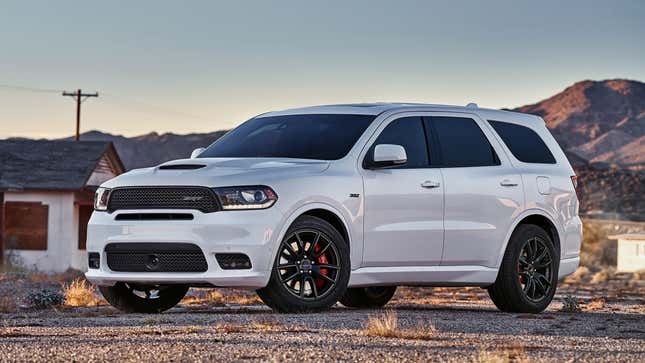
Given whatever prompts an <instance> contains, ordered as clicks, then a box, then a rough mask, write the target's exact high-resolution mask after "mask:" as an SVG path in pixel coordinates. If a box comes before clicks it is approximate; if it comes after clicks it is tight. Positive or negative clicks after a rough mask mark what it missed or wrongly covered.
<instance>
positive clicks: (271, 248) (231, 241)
mask: <svg viewBox="0 0 645 363" xmlns="http://www.w3.org/2000/svg"><path fill="white" fill-rule="evenodd" d="M160 212H163V213H187V212H188V213H191V214H193V216H194V219H193V220H188V221H180V220H174V221H121V220H120V221H117V220H115V217H116V215H118V214H119V213H160ZM283 223H284V216H283V215H282V213H281V212H280V211H279V210H278V209H277V208H269V209H264V210H248V211H221V212H215V213H201V212H198V211H186V210H163V211H159V210H154V211H150V210H128V211H117V212H114V213H107V212H94V213H93V214H92V217H91V219H90V222H89V224H88V229H87V252H88V253H89V252H97V253H99V254H100V256H101V260H100V268H99V269H89V270H88V272H87V273H86V274H85V276H86V277H87V279H88V280H89V281H90V282H92V283H94V284H96V285H114V284H115V283H116V282H119V281H126V282H140V283H155V284H162V283H163V284H166V283H168V284H170V283H180V284H211V285H214V286H222V287H244V288H251V289H257V288H261V287H264V286H266V284H267V283H268V281H269V276H270V273H271V269H272V266H273V257H274V254H275V251H276V250H277V241H279V238H280V236H278V234H279V233H280V226H282V224H283ZM128 242H132V243H135V242H143V243H146V242H148V243H150V242H153V243H192V244H195V245H197V246H198V247H199V248H200V249H201V250H202V252H203V253H204V256H205V257H206V262H207V265H208V269H207V271H205V272H117V271H112V270H110V268H109V267H108V265H107V258H106V257H107V256H106V253H105V246H106V245H107V244H108V243H128ZM216 253H243V254H246V255H247V256H249V258H250V260H251V265H252V267H251V269H244V270H223V269H222V268H221V267H220V266H219V264H218V262H217V260H216V259H215V254H216Z"/></svg>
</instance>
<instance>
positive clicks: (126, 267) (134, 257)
mask: <svg viewBox="0 0 645 363" xmlns="http://www.w3.org/2000/svg"><path fill="white" fill-rule="evenodd" d="M105 254H106V257H107V265H108V267H109V268H110V270H112V271H118V272H204V271H206V270H208V264H207V263H206V258H205V257H204V253H202V250H201V249H200V248H199V247H198V246H196V245H194V244H191V243H110V244H108V245H107V246H105Z"/></svg>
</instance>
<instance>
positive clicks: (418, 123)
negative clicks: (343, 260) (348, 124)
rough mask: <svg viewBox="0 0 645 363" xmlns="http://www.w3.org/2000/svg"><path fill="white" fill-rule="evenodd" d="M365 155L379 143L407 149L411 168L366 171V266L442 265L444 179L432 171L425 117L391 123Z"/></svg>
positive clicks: (364, 258)
mask: <svg viewBox="0 0 645 363" xmlns="http://www.w3.org/2000/svg"><path fill="white" fill-rule="evenodd" d="M376 134H377V135H378V136H376V137H373V138H372V143H371V144H370V146H369V149H368V151H367V153H366V155H365V158H370V157H371V155H372V153H373V150H374V147H375V146H376V145H378V144H395V145H401V146H403V147H404V148H405V151H406V154H407V163H406V164H404V165H400V166H396V167H390V168H385V169H365V168H362V174H363V184H364V193H365V222H364V238H365V244H364V249H363V266H364V267H374V266H424V265H426V266H427V265H438V264H439V263H440V262H441V255H442V248H443V190H444V188H443V180H442V175H441V171H440V169H438V168H430V160H429V158H430V153H429V151H428V146H427V141H426V137H425V125H424V123H423V119H422V117H420V116H410V117H400V118H396V119H391V120H387V121H385V122H384V123H383V125H381V126H380V127H379V131H377V133H376Z"/></svg>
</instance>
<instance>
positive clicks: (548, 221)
mask: <svg viewBox="0 0 645 363" xmlns="http://www.w3.org/2000/svg"><path fill="white" fill-rule="evenodd" d="M524 224H533V225H537V226H538V227H541V228H542V229H544V230H545V231H546V233H547V234H548V235H549V237H551V240H552V241H553V244H554V247H555V250H556V251H557V252H558V259H560V256H562V242H561V238H560V236H561V232H560V231H559V230H558V228H557V227H556V223H555V222H554V221H553V218H552V217H551V216H550V215H549V214H548V213H547V212H546V211H543V210H541V209H530V210H527V211H524V213H522V214H520V215H519V216H518V217H517V218H516V219H515V221H514V222H513V224H512V225H511V228H509V231H508V233H507V235H506V239H505V241H504V245H503V248H502V250H501V251H499V254H498V258H497V263H496V267H497V268H499V266H500V264H501V262H502V259H503V258H504V254H505V253H506V249H507V248H508V244H509V242H510V240H511V236H512V235H513V233H515V231H516V230H517V228H518V227H519V226H520V225H524Z"/></svg>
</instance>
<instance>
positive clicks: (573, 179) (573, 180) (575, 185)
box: [571, 175, 578, 189]
mask: <svg viewBox="0 0 645 363" xmlns="http://www.w3.org/2000/svg"><path fill="white" fill-rule="evenodd" d="M571 183H573V188H575V189H578V176H577V175H571Z"/></svg>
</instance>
